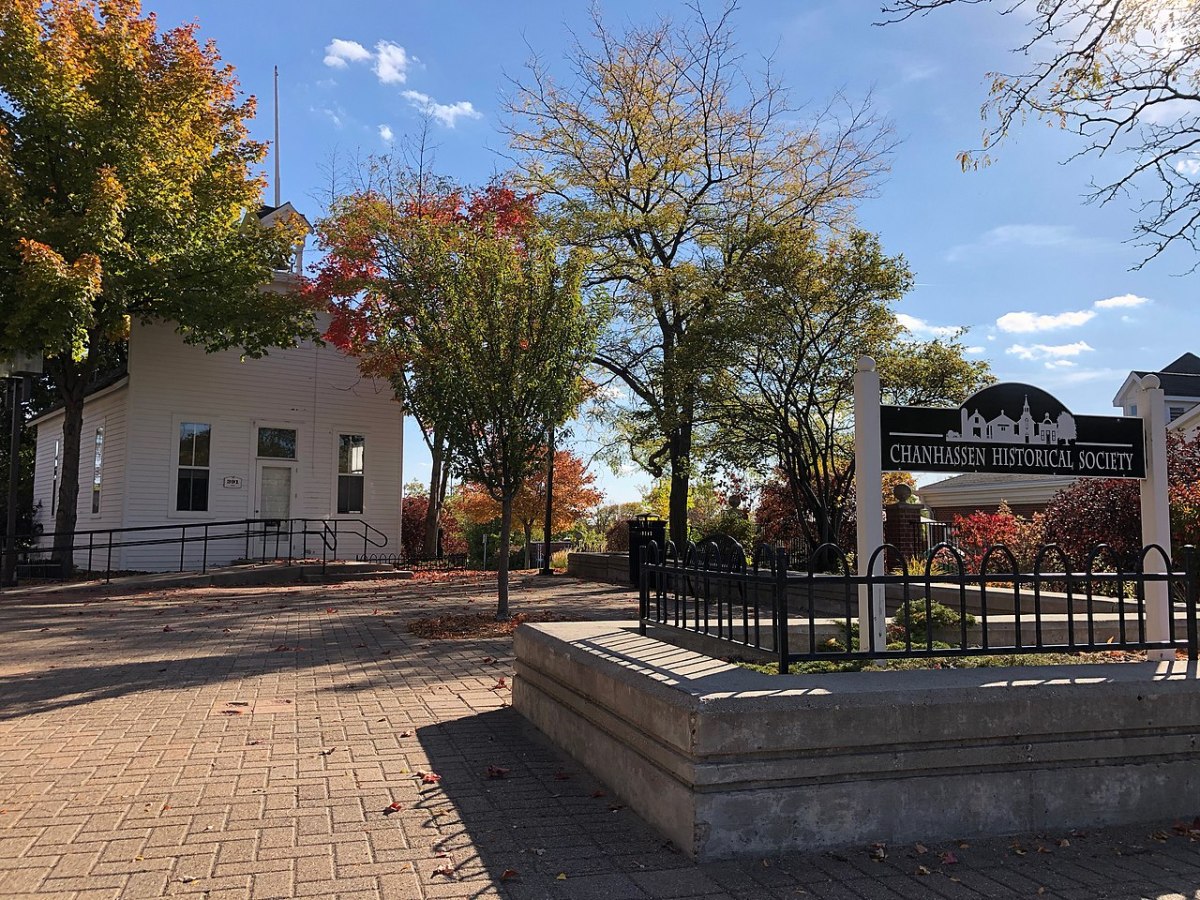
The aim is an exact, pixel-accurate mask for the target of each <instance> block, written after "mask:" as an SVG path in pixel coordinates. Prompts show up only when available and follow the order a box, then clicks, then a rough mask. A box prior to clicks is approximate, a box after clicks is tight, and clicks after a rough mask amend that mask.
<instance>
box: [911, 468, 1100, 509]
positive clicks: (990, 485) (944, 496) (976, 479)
mask: <svg viewBox="0 0 1200 900" xmlns="http://www.w3.org/2000/svg"><path fill="white" fill-rule="evenodd" d="M1075 481H1076V478H1075V476H1073V475H1009V474H993V473H990V472H967V473H965V474H963V475H955V476H953V477H952V478H945V479H943V480H942V481H935V482H934V483H933V484H927V485H924V486H921V487H918V488H917V496H919V497H920V498H921V500H923V501H924V502H925V504H926V505H927V506H940V507H947V506H951V507H954V506H973V505H978V506H979V507H980V508H983V507H987V506H991V507H994V506H997V505H999V503H1000V501H1001V500H1005V501H1007V502H1009V503H1045V502H1047V501H1048V500H1049V499H1050V498H1051V497H1053V496H1054V495H1055V494H1057V493H1058V492H1059V491H1061V490H1062V489H1063V488H1066V487H1070V486H1071V485H1072V484H1074V483H1075Z"/></svg>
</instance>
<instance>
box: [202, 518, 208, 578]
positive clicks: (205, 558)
mask: <svg viewBox="0 0 1200 900" xmlns="http://www.w3.org/2000/svg"><path fill="white" fill-rule="evenodd" d="M206 572H208V523H207V522H205V523H204V555H203V556H202V557H201V558H200V574H201V575H203V574H205V573H206Z"/></svg>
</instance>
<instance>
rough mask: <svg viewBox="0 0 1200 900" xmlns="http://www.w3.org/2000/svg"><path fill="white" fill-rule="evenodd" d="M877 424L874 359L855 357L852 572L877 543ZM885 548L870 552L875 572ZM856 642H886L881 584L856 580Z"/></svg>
mask: <svg viewBox="0 0 1200 900" xmlns="http://www.w3.org/2000/svg"><path fill="white" fill-rule="evenodd" d="M881 450H882V443H881V439H880V427H879V373H878V372H877V371H876V370H875V360H873V359H872V358H871V357H869V356H860V357H859V358H858V371H857V372H856V373H855V375H854V494H855V496H856V497H857V503H858V515H857V516H856V521H857V524H858V551H857V554H856V555H857V557H858V560H857V562H858V574H859V575H860V576H866V575H870V574H872V573H871V572H869V571H868V570H867V567H868V566H869V565H870V562H871V555H872V554H873V553H874V552H875V551H876V550H877V549H878V548H880V547H882V546H883V509H882V506H881V505H882V503H883V470H882V468H881V464H880V460H881V458H882V454H881ZM886 560H887V554H886V553H880V554H879V555H878V556H877V557H876V564H875V572H874V574H876V575H885V574H887V573H886V571H885V570H884V569H883V566H884V564H885V562H886ZM858 644H859V648H860V649H867V648H871V649H874V650H882V649H884V647H886V646H887V607H886V605H885V600H884V592H883V585H882V584H878V585H873V586H872V587H870V588H868V587H867V585H865V584H863V585H859V588H858Z"/></svg>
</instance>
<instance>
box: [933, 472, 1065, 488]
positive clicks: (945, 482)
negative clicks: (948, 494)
mask: <svg viewBox="0 0 1200 900" xmlns="http://www.w3.org/2000/svg"><path fill="white" fill-rule="evenodd" d="M1064 477H1068V478H1069V477H1070V476H1063V475H1010V474H1001V473H992V472H967V473H965V474H963V475H955V476H954V477H953V478H944V479H942V480H941V481H935V482H933V484H927V485H925V487H924V488H921V489H918V491H917V493H920V491H921V490H926V489H928V488H942V487H967V486H968V485H973V484H986V485H994V484H1013V483H1015V482H1026V481H1039V480H1041V481H1061V480H1062V479H1063V478H1064ZM1071 480H1072V481H1074V479H1073V478H1072V479H1071Z"/></svg>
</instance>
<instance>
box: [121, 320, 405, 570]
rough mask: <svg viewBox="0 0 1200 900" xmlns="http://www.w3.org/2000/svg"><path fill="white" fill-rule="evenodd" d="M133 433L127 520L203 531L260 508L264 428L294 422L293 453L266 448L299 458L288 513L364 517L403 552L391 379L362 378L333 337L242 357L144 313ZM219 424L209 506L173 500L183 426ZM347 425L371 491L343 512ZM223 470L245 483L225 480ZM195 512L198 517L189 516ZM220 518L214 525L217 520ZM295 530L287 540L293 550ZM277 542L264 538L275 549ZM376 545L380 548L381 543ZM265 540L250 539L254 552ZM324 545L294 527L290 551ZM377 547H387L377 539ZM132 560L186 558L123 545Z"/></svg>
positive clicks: (227, 549) (397, 415) (232, 550)
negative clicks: (195, 507)
mask: <svg viewBox="0 0 1200 900" xmlns="http://www.w3.org/2000/svg"><path fill="white" fill-rule="evenodd" d="M129 383H130V386H129V405H130V409H131V410H135V411H136V412H135V413H134V414H133V415H132V416H131V421H130V428H129V437H130V441H131V443H132V446H134V447H135V448H136V450H135V456H134V457H132V458H131V477H130V479H129V482H128V485H127V489H126V491H125V510H124V515H125V522H126V525H129V526H133V525H139V526H142V525H166V524H170V525H178V526H184V525H187V526H189V530H190V531H194V533H195V534H196V535H197V536H198V535H200V534H201V533H202V532H203V523H204V522H206V521H225V520H234V519H245V518H257V517H259V516H260V514H261V513H260V504H259V502H258V500H259V493H258V492H259V489H260V484H259V480H260V478H259V477H260V471H261V464H264V463H263V461H261V460H259V459H257V458H256V452H257V428H258V427H260V426H262V427H278V428H287V429H292V430H294V431H295V432H296V443H297V447H296V458H295V460H290V461H284V460H267V461H266V462H265V464H266V465H274V466H278V467H284V468H289V469H290V470H291V473H290V478H291V492H290V510H289V515H290V517H292V518H309V519H312V520H314V521H313V522H312V523H311V525H310V528H312V529H319V528H320V527H321V526H320V521H324V520H330V519H334V518H345V519H359V518H362V519H365V520H366V521H367V522H369V523H370V524H371V525H372V526H374V527H375V528H378V529H379V530H380V531H382V532H383V533H384V534H385V535H386V536H387V541H388V545H387V552H397V551H398V547H399V531H400V488H401V483H402V472H401V457H402V441H403V423H402V418H401V407H400V404H398V403H396V402H395V401H394V400H393V399H392V396H393V392H392V388H391V386H390V385H389V384H387V383H385V382H382V381H379V382H377V381H373V380H371V379H365V378H363V377H362V376H361V375H360V373H359V372H358V368H357V364H356V363H355V361H354V360H353V359H350V358H347V357H345V356H343V355H341V354H340V353H338V352H337V351H335V350H334V349H332V348H331V347H319V346H316V345H313V344H309V343H306V344H304V345H302V346H300V347H296V348H293V349H288V350H275V351H272V352H271V353H270V354H269V355H268V356H267V357H265V358H262V359H247V360H242V359H241V357H240V354H238V353H237V352H236V351H227V352H222V353H213V354H208V353H205V352H204V350H203V349H201V348H199V347H192V346H188V345H185V344H183V343H182V341H181V340H180V338H179V336H178V335H177V334H175V332H174V331H173V330H172V329H171V328H170V327H169V326H166V325H158V324H155V325H135V326H134V328H133V332H132V334H131V335H130V342H129ZM182 422H190V423H202V424H207V425H211V427H212V432H211V445H210V466H209V478H208V484H209V487H208V498H209V502H208V511H207V512H206V513H196V512H179V511H177V510H176V508H175V507H176V473H177V468H176V467H177V459H178V452H179V450H178V444H179V427H180V423H182ZM339 434H361V435H364V436H365V439H366V440H365V452H364V457H365V465H364V470H365V474H364V495H365V508H364V511H363V513H362V514H361V515H357V514H354V515H346V516H341V517H339V516H337V514H336V497H337V493H336V483H337V472H336V442H337V440H338V435H339ZM226 479H231V482H230V483H234V481H236V483H238V484H240V487H224V486H223V485H224V483H225V480H226ZM192 523H195V524H196V525H197V526H199V527H195V528H192V527H191V526H192ZM218 530H220V529H210V531H214V532H215V531H218ZM286 545H287V542H286V540H284V541H283V543H282V548H283V550H282V552H286ZM274 549H275V542H274V541H272V542H270V544H269V545H268V547H267V552H268V555H274ZM362 549H363V548H362V542H361V540H358V541H348V540H343V541H341V542H340V543H339V546H338V556H340V557H342V558H353V557H354V555H355V554H357V553H361V552H362ZM372 549H373V548H372ZM261 550H262V544H261V542H260V543H259V544H258V551H256V550H255V549H254V548H251V554H252V555H253V554H255V553H256V552H260V551H261ZM305 550H307V552H308V554H309V555H313V556H320V555H321V546H320V540H319V539H318V538H312V537H310V538H309V539H308V540H307V547H305V542H304V540H303V539H302V538H299V537H298V538H296V543H295V545H294V546H293V552H295V553H297V554H303V552H304V551H305ZM245 552H246V547H245V543H244V541H224V542H221V543H219V544H210V547H209V555H208V560H207V561H208V564H209V565H216V564H223V563H227V562H229V561H231V560H233V559H235V558H240V557H242V556H243V555H244V554H245ZM376 552H378V551H376ZM126 554H127V556H126V567H127V568H138V569H151V570H153V569H165V568H175V567H178V565H179V548H178V547H146V548H139V549H137V550H134V549H129V550H127V551H126ZM200 554H201V545H200V544H199V543H196V544H194V545H192V546H190V547H189V548H188V551H187V560H186V562H187V563H188V566H189V567H191V566H196V565H198V564H199V562H200Z"/></svg>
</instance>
